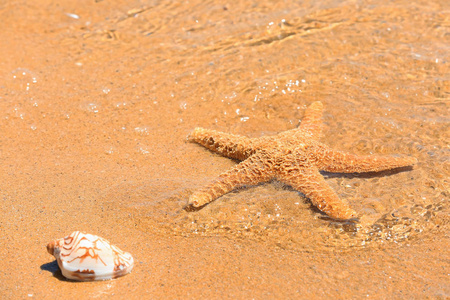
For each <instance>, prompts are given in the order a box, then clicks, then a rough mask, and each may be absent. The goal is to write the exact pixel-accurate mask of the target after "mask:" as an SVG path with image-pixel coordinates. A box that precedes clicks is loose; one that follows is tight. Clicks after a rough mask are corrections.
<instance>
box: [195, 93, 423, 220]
mask: <svg viewBox="0 0 450 300" xmlns="http://www.w3.org/2000/svg"><path fill="white" fill-rule="evenodd" d="M322 111H323V105H322V103H321V102H319V101H317V102H314V103H312V104H311V105H310V106H309V107H308V108H307V109H306V111H305V116H304V118H303V120H302V122H301V124H300V126H299V127H298V128H296V129H291V130H288V131H284V132H281V133H279V134H277V135H274V136H263V137H260V138H247V137H244V136H239V135H233V134H228V133H223V132H218V131H215V130H209V129H203V128H195V129H194V131H193V132H192V133H191V134H190V136H189V137H188V140H189V141H194V142H197V143H199V144H200V145H202V146H205V147H206V148H208V149H210V150H212V151H214V152H217V153H220V154H222V155H224V156H227V157H230V158H234V159H238V160H242V162H240V163H239V164H237V165H236V166H235V167H234V168H232V169H231V170H228V171H227V172H225V173H222V174H221V175H220V176H219V177H218V178H217V179H215V180H214V181H213V182H212V183H210V184H209V185H208V186H206V187H204V188H202V189H200V190H199V191H197V192H195V193H194V194H192V195H191V197H190V198H189V202H188V204H189V205H192V206H194V207H199V206H203V205H205V204H207V203H209V202H211V201H213V200H215V199H217V198H219V197H220V196H222V195H224V194H226V193H228V192H230V191H232V190H233V189H235V188H237V187H239V186H243V185H253V184H258V183H262V182H267V181H270V180H272V179H277V180H279V181H281V182H283V183H286V184H288V185H290V186H292V187H293V188H294V189H296V190H298V191H300V192H302V193H303V194H305V195H306V197H308V198H309V199H310V200H311V202H312V203H313V204H314V205H315V206H316V207H317V208H318V209H320V210H321V211H323V212H324V213H326V214H327V215H328V216H330V217H332V218H335V219H350V218H355V217H356V212H355V211H354V210H352V209H351V208H350V207H349V205H348V203H347V201H345V200H343V199H339V197H338V196H337V194H336V193H335V192H334V191H333V189H331V187H330V186H329V185H328V184H327V183H326V181H325V179H324V178H323V177H322V175H321V174H320V173H319V170H322V171H326V172H338V173H355V172H356V173H361V172H377V171H382V170H388V169H394V168H399V167H405V166H410V165H413V164H414V163H416V162H417V160H416V158H414V157H391V156H376V155H365V156H358V155H354V154H350V153H345V152H341V151H336V150H333V149H331V148H329V147H328V146H326V145H324V144H322V143H320V142H319V141H318V139H319V137H320V135H321V132H322V123H321V118H322Z"/></svg>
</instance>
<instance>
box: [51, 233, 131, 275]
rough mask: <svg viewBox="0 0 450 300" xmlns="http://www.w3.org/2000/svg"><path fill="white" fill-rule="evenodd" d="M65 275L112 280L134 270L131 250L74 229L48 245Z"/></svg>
mask: <svg viewBox="0 0 450 300" xmlns="http://www.w3.org/2000/svg"><path fill="white" fill-rule="evenodd" d="M47 251H48V253H50V254H52V255H54V256H55V258H56V260H57V261H58V265H59V268H60V269H61V272H62V274H63V275H64V277H66V278H69V279H72V280H77V281H92V280H108V279H113V278H117V277H120V276H123V275H126V274H128V273H130V272H131V270H132V269H133V265H134V261H133V257H132V256H131V254H130V253H128V252H124V251H122V250H120V249H119V248H117V247H116V246H114V245H112V244H111V243H110V242H109V241H107V240H105V239H104V238H101V237H99V236H96V235H92V234H88V233H83V232H80V231H74V232H72V233H71V234H70V235H68V236H66V237H65V238H62V239H57V240H55V241H53V242H50V243H49V244H48V245H47Z"/></svg>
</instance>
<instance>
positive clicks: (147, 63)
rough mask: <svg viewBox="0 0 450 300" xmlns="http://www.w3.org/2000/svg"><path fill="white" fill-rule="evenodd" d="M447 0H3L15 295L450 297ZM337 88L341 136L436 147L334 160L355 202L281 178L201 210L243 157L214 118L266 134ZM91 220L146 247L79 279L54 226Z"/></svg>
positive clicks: (5, 239) (330, 103) (0, 15)
mask: <svg viewBox="0 0 450 300" xmlns="http://www.w3.org/2000/svg"><path fill="white" fill-rule="evenodd" d="M449 11H450V7H449V5H448V4H447V1H434V2H433V3H429V2H428V1H422V2H420V1H395V2H387V1H386V3H380V2H378V1H373V2H371V1H367V2H365V3H360V4H355V3H354V2H353V1H344V2H334V1H320V2H305V3H296V2H295V3H294V2H293V3H290V2H282V3H281V2H280V3H271V2H268V1H259V2H251V1H244V2H242V1H240V3H239V4H235V3H219V2H214V1H208V2H204V1H189V2H183V3H178V4H174V3H171V2H165V1H163V2H141V1H131V2H130V1H115V2H114V3H113V2H110V1H106V0H105V1H98V2H95V1H78V2H76V4H75V3H72V2H70V1H59V2H52V1H42V0H39V1H35V2H33V3H27V4H25V3H19V2H13V1H7V2H4V3H2V4H0V19H1V20H2V21H3V24H4V26H3V28H2V30H1V31H0V40H1V42H0V53H1V54H2V59H1V60H0V130H1V135H0V182H1V183H2V185H1V188H0V192H1V199H2V213H1V217H0V232H1V235H0V245H1V247H0V254H1V256H2V258H3V259H2V260H1V261H0V283H1V288H0V296H1V298H2V299H16V298H29V297H36V298H39V299H46V298H60V297H66V298H69V299H70V298H74V297H82V296H88V297H90V298H96V297H106V296H108V297H116V298H124V297H127V298H131V299H138V298H139V299H140V298H142V297H146V298H169V299H172V298H268V299H270V298H300V299H302V298H304V299H306V298H331V297H335V298H339V299H343V298H373V299H385V298H427V297H428V298H438V299H439V298H441V299H444V298H448V297H450V284H449V282H450V280H449V272H448V270H449V269H450V252H449V251H448V248H449V246H450V242H449V240H450V239H449V234H448V232H449V229H450V218H449V213H450V205H449V198H450V197H449V194H450V193H449V180H448V179H449V175H450V171H449V170H450V165H449V159H448V144H449V135H450V134H449V132H450V130H449V124H450V122H449V115H450V113H449V97H450V77H449V74H450V67H449V55H448V53H449V52H450V46H449V17H448V12H449ZM317 100H320V101H322V102H323V103H324V106H325V112H324V118H323V120H324V137H323V138H322V139H321V141H322V142H324V143H326V144H328V145H330V146H331V147H333V148H336V149H340V150H345V151H349V152H352V153H356V154H369V153H374V154H382V155H388V154H402V155H410V156H414V157H416V158H417V159H418V161H419V162H418V164H417V165H416V166H414V168H412V169H401V170H394V171H388V172H381V173H370V174H347V175H343V174H327V173H324V176H325V178H326V180H327V182H328V183H329V184H330V185H331V186H332V187H333V189H334V190H335V191H336V192H337V193H338V195H339V196H340V197H342V198H345V199H347V200H348V202H349V203H350V205H351V206H352V208H354V209H355V210H356V211H357V212H358V214H359V215H360V216H361V218H360V221H359V222H358V223H354V224H353V223H348V222H347V223H345V222H336V221H333V220H330V219H328V218H326V216H325V215H323V214H321V213H320V212H319V211H318V210H317V209H315V208H314V207H313V206H312V205H311V204H310V202H309V200H308V199H307V198H305V197H304V196H303V195H302V194H301V193H298V192H296V191H295V190H293V189H292V188H291V187H289V186H285V185H283V184H281V183H279V182H270V183H266V184H261V185H258V186H256V187H246V188H244V189H239V190H237V191H234V192H232V193H230V194H227V195H225V196H223V197H221V198H220V199H218V200H217V201H214V202H213V203H211V204H209V205H207V206H205V207H204V208H203V209H201V210H199V211H195V212H190V211H186V210H184V209H183V207H184V206H185V204H186V202H187V200H188V198H189V195H191V194H192V193H193V191H195V190H196V189H198V188H200V187H202V186H203V185H205V184H207V183H208V182H209V181H211V180H212V179H213V178H215V177H216V176H217V175H219V174H220V173H221V172H224V171H225V170H227V169H229V168H231V167H232V166H234V165H235V164H236V163H237V161H233V160H231V159H228V158H225V157H222V156H219V155H217V154H213V153H211V152H210V151H208V150H207V149H205V148H202V147H201V146H199V145H197V144H194V143H189V142H187V141H186V137H187V136H188V134H189V132H190V131H191V130H193V129H194V128H195V127H197V126H201V127H205V128H210V129H215V130H220V131H224V132H230V133H235V134H241V135H246V136H250V137H258V136H263V135H271V134H275V133H278V132H280V131H284V130H288V129H292V128H295V127H296V126H297V125H298V124H299V120H301V118H302V116H303V113H304V109H305V108H306V107H307V106H308V105H309V104H310V103H312V102H313V101H317ZM75 230H81V231H86V232H89V233H93V234H97V235H99V236H102V237H104V238H106V239H108V240H110V241H111V242H113V243H114V244H116V245H117V246H119V247H120V248H121V249H123V250H125V251H128V252H130V253H132V254H133V255H134V258H135V261H136V265H135V268H134V270H133V272H132V273H131V274H129V275H127V276H125V277H122V278H119V279H116V280H112V281H106V282H93V283H77V282H71V281H68V280H65V279H64V278H63V277H62V275H61V272H60V271H59V270H58V266H57V264H56V262H55V260H54V258H53V257H52V256H50V255H49V254H48V253H47V251H46V249H45V246H46V244H47V243H48V242H49V241H51V240H53V239H56V238H61V237H63V236H65V235H67V234H69V233H71V232H72V231H75Z"/></svg>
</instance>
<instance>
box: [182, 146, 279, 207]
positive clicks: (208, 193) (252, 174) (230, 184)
mask: <svg viewBox="0 0 450 300" xmlns="http://www.w3.org/2000/svg"><path fill="white" fill-rule="evenodd" d="M265 158H266V156H265V155H264V154H262V155H260V153H256V154H254V155H252V156H251V157H249V158H248V159H246V160H244V161H242V162H240V163H239V164H237V165H236V166H235V167H234V168H232V169H231V170H228V171H226V172H225V173H222V174H221V175H219V177H218V178H216V179H215V180H214V181H213V182H211V183H210V184H209V185H207V186H206V187H204V188H202V189H200V190H198V191H197V192H195V193H194V194H192V195H191V197H190V198H189V201H188V205H192V206H194V207H199V206H203V205H205V204H207V203H209V202H211V201H214V200H215V199H217V198H219V197H220V196H223V195H225V194H227V193H228V192H230V191H232V190H234V189H235V188H237V187H240V186H244V185H250V184H258V183H261V182H266V181H269V180H270V179H272V178H273V177H272V175H271V173H272V172H271V165H270V161H268V160H266V159H265Z"/></svg>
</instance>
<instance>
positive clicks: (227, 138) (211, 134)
mask: <svg viewBox="0 0 450 300" xmlns="http://www.w3.org/2000/svg"><path fill="white" fill-rule="evenodd" d="M188 141H193V142H196V143H198V144H200V145H202V146H204V147H206V148H208V149H209V150H211V151H214V152H216V153H219V154H221V155H223V156H226V157H230V158H234V159H239V160H244V159H246V158H247V157H249V156H250V155H252V154H253V153H254V152H255V151H254V150H253V147H252V142H251V139H250V138H247V137H244V136H239V135H234V134H229V133H224V132H220V131H216V130H211V129H205V128H198V127H197V128H195V129H194V131H192V132H191V134H190V135H189V136H188Z"/></svg>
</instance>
